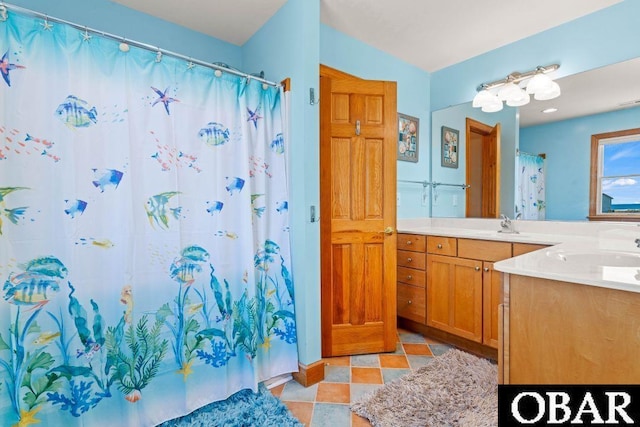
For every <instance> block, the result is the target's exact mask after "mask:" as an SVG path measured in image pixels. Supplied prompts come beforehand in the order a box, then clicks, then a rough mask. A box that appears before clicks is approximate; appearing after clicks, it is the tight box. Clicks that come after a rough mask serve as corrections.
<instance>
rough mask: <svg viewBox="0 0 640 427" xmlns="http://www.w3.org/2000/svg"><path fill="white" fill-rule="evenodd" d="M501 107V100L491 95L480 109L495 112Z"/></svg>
mask: <svg viewBox="0 0 640 427" xmlns="http://www.w3.org/2000/svg"><path fill="white" fill-rule="evenodd" d="M502 107H503V106H502V101H500V100H499V99H498V97H497V96H492V97H491V99H490V100H489V99H488V100H487V102H486V103H485V104H484V105H483V106H482V111H484V112H485V113H495V112H497V111H500V110H502Z"/></svg>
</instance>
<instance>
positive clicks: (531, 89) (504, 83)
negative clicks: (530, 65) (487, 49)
mask: <svg viewBox="0 0 640 427" xmlns="http://www.w3.org/2000/svg"><path fill="white" fill-rule="evenodd" d="M558 68H560V65H558V64H551V65H547V66H544V67H542V66H539V67H536V69H535V70H531V71H527V72H525V73H519V72H517V71H514V72H513V73H511V74H509V75H508V76H507V77H505V78H504V79H502V80H496V81H494V82H490V83H483V84H481V85H480V86H478V93H477V94H476V96H475V97H474V98H473V104H472V105H473V106H474V107H475V108H481V109H482V111H484V112H485V113H494V112H496V111H500V110H502V108H503V102H504V103H506V104H507V105H508V106H510V107H520V106H522V105H526V104H528V103H529V101H530V100H531V98H530V96H531V95H533V98H534V99H535V100H538V101H546V100H548V99H554V98H557V97H558V96H560V86H559V85H558V83H556V82H554V81H553V80H551V78H550V77H549V76H548V75H547V74H548V73H550V72H552V71H555V70H557V69H558Z"/></svg>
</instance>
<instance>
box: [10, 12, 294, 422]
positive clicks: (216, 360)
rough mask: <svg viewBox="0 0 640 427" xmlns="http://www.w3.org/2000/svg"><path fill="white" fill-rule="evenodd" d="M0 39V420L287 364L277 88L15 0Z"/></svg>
mask: <svg viewBox="0 0 640 427" xmlns="http://www.w3.org/2000/svg"><path fill="white" fill-rule="evenodd" d="M0 55H2V59H1V62H0V72H1V73H2V80H1V81H0V233H1V235H0V285H2V298H1V299H0V396H2V398H1V399H0V425H3V426H12V425H18V426H27V425H30V424H34V423H42V424H43V425H49V426H54V425H55V426H62V425H64V426H89V425H90V426H100V425H109V426H114V425H118V426H151V425H155V424H158V423H160V422H163V421H165V420H168V419H172V418H175V417H178V416H181V415H184V414H186V413H189V412H191V411H193V410H195V409H196V408H199V407H201V406H204V405H206V404H208V403H210V402H213V401H216V400H221V399H225V398H226V397H228V396H230V395H231V394H233V393H235V392H237V391H238V390H241V389H245V388H250V389H253V390H256V389H257V384H258V382H260V381H263V380H266V379H269V378H271V377H274V376H277V375H280V374H283V373H289V372H293V371H296V370H297V366H298V360H297V348H296V324H295V317H294V307H293V300H294V290H293V282H292V277H291V273H290V272H291V258H290V243H289V241H290V239H289V219H288V198H289V197H288V194H287V192H288V189H287V176H286V164H285V149H286V145H285V144H286V141H285V139H284V137H283V134H284V133H285V130H286V129H284V125H283V115H284V111H283V110H284V108H285V107H284V106H283V102H284V98H283V95H282V93H281V90H279V89H278V88H274V87H267V86H265V87H263V85H262V84H260V83H259V82H256V81H255V80H247V79H246V78H240V77H236V76H233V75H230V74H226V73H222V74H220V73H215V72H214V71H213V70H212V69H209V68H207V67H202V66H194V64H193V63H191V62H187V61H184V60H180V59H176V58H172V57H169V56H167V55H165V56H164V57H163V55H162V54H161V53H157V52H151V51H148V50H144V49H139V48H135V47H132V46H129V45H126V44H125V43H119V42H116V41H113V40H110V39H107V38H104V37H100V36H98V35H96V34H90V33H88V32H86V31H81V30H78V29H76V28H74V27H72V26H69V25H63V24H59V23H51V22H49V21H47V20H43V19H39V18H32V17H30V16H26V15H23V14H19V13H14V12H10V13H9V16H8V19H6V20H5V21H3V22H0Z"/></svg>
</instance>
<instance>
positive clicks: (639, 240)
mask: <svg viewBox="0 0 640 427" xmlns="http://www.w3.org/2000/svg"><path fill="white" fill-rule="evenodd" d="M636 245H637V246H638V247H639V248H640V239H636Z"/></svg>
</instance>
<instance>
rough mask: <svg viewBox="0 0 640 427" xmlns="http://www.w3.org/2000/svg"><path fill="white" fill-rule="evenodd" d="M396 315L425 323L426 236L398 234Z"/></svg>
mask: <svg viewBox="0 0 640 427" xmlns="http://www.w3.org/2000/svg"><path fill="white" fill-rule="evenodd" d="M397 244H398V260H397V264H398V267H397V268H398V272H397V273H398V274H397V280H398V283H397V287H398V293H397V295H398V300H397V306H398V308H397V310H398V316H400V317H404V318H406V319H410V320H413V321H415V322H418V323H425V313H426V305H425V288H426V283H427V278H426V263H427V255H426V252H425V246H426V236H423V235H417V234H402V233H401V234H398V243H397Z"/></svg>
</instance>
